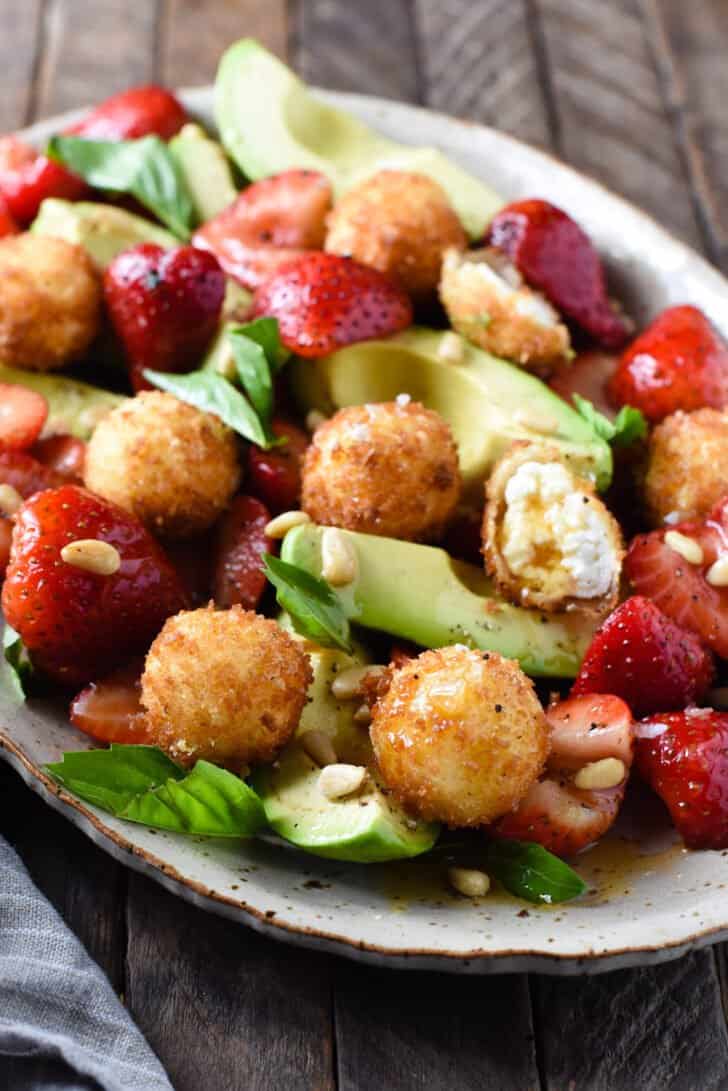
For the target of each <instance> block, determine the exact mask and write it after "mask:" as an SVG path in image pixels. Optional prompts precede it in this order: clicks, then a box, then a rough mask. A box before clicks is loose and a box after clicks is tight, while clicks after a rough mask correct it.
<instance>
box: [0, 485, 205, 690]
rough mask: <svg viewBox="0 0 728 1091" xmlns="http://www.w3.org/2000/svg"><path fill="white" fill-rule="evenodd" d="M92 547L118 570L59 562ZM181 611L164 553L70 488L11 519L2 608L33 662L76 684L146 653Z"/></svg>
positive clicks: (119, 515) (130, 519) (122, 515)
mask: <svg viewBox="0 0 728 1091" xmlns="http://www.w3.org/2000/svg"><path fill="white" fill-rule="evenodd" d="M79 539H97V540H100V541H103V542H108V543H109V544H110V545H112V546H114V547H115V549H116V550H117V551H118V553H119V555H120V560H121V563H120V567H119V569H118V571H117V572H115V573H114V574H112V575H100V574H98V573H96V572H90V571H87V570H86V569H83V568H79V567H76V565H74V564H70V563H68V562H66V561H64V560H63V559H62V558H61V550H62V549H63V547H64V546H65V545H67V544H68V543H70V542H73V541H77V540H79ZM186 604H187V597H186V595H185V594H184V591H183V589H182V586H181V584H180V581H179V579H178V577H177V574H176V573H175V571H174V569H173V568H172V566H171V564H170V562H169V560H168V559H167V557H166V556H165V554H164V552H163V551H162V548H161V546H159V545H158V544H157V542H155V540H154V539H153V538H152V536H151V535H150V534H149V532H148V531H147V530H146V529H145V528H144V527H143V526H142V524H141V523H140V522H139V520H138V519H136V518H135V517H134V516H133V515H130V514H129V513H128V512H126V511H123V510H122V509H121V508H119V507H117V506H116V505H115V504H110V503H109V502H108V501H106V500H102V499H101V498H100V497H98V496H94V495H93V493H90V492H87V491H86V490H85V489H81V488H79V487H78V486H77V485H63V486H62V487H61V488H58V489H50V490H47V491H45V492H41V493H37V494H36V495H35V496H33V497H31V499H30V500H28V501H26V503H25V504H23V506H22V507H21V508H20V509H19V511H18V512H17V513H16V515H15V529H14V531H13V544H12V552H11V556H10V564H9V566H8V571H7V575H6V577H5V583H4V585H3V592H2V608H3V611H4V613H5V617H6V619H7V621H8V623H9V624H10V625H12V627H13V628H14V629H16V630H17V632H18V633H20V636H21V637H22V639H23V642H24V644H25V646H26V648H27V649H28V653H29V655H30V657H31V660H32V662H33V663H34V664H35V666H37V667H38V668H39V669H40V670H42V671H43V672H45V673H46V674H47V675H49V676H50V677H51V678H53V679H55V680H56V681H58V682H60V683H63V684H65V685H69V686H80V685H83V684H84V683H86V682H89V681H91V680H92V679H94V678H103V677H104V675H105V674H107V673H108V672H109V671H111V670H113V669H114V668H115V667H117V666H119V665H120V664H122V663H124V662H126V661H127V660H128V659H129V658H130V656H132V655H136V654H139V653H141V652H145V651H146V649H147V648H148V646H149V644H150V643H151V641H152V640H153V639H154V637H155V636H156V634H157V633H158V631H159V629H160V628H161V627H162V625H163V624H164V621H165V620H166V618H167V617H169V615H170V614H174V613H177V612H178V611H179V610H181V609H183V607H184V606H186Z"/></svg>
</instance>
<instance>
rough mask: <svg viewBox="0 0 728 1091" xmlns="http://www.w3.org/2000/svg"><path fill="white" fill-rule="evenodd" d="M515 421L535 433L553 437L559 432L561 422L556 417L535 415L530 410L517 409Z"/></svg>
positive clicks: (514, 415) (514, 416)
mask: <svg viewBox="0 0 728 1091" xmlns="http://www.w3.org/2000/svg"><path fill="white" fill-rule="evenodd" d="M513 420H514V421H515V423H516V424H520V425H521V427H522V428H530V429H531V430H532V431H533V432H541V434H542V435H544V436H552V435H553V434H554V433H555V432H558V430H559V422H558V421H557V420H556V418H555V417H549V416H546V415H543V414H541V413H538V414H537V413H533V412H531V410H530V409H517V410H516V411H515V413H514V414H513Z"/></svg>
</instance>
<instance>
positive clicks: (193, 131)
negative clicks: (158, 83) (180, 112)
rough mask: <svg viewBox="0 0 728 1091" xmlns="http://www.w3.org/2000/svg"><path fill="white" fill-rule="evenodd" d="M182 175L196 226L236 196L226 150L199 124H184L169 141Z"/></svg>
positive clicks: (228, 203)
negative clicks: (190, 200) (190, 199)
mask: <svg viewBox="0 0 728 1091" xmlns="http://www.w3.org/2000/svg"><path fill="white" fill-rule="evenodd" d="M169 150H170V151H171V153H172V155H173V156H174V158H175V159H176V160H177V164H178V166H179V168H180V170H181V172H182V176H183V178H184V180H185V183H186V185H187V190H188V192H189V194H190V197H191V198H192V206H193V208H194V211H195V218H196V220H197V222H198V223H205V221H206V220H211V219H212V218H213V216H217V214H218V212H222V210H223V209H224V208H227V206H228V205H230V204H232V202H233V201H234V200H235V198H236V197H237V195H238V190H237V188H236V186H235V182H234V181H233V172H232V170H231V169H230V163H229V162H228V159H227V157H226V155H225V151H224V149H223V147H222V145H221V144H219V143H218V142H217V140H213V139H212V137H210V136H208V135H207V133H206V132H205V130H204V129H203V128H202V127H201V126H200V125H195V124H193V123H189V124H187V125H184V126H183V127H182V129H181V130H180V131H179V133H177V136H175V137H173V138H172V140H170V142H169Z"/></svg>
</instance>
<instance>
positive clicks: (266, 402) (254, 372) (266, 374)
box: [227, 326, 273, 430]
mask: <svg viewBox="0 0 728 1091" xmlns="http://www.w3.org/2000/svg"><path fill="white" fill-rule="evenodd" d="M227 338H228V343H229V345H230V351H231V352H232V354H233V360H234V361H235V367H236V368H237V372H238V375H239V376H240V382H241V383H242V384H243V390H244V391H245V393H246V394H247V395H248V397H249V398H250V402H251V404H252V406H253V409H254V410H255V411H256V413H257V414H258V416H259V417H260V420H261V422H262V424H263V426H264V428H266V430H268V429H269V428H270V421H271V417H272V416H273V378H272V376H271V369H270V365H269V363H268V360H267V358H266V354H265V351H264V349H263V347H262V346H261V345H259V344H258V343H257V342H256V341H253V340H251V339H250V338H248V337H246V336H245V334H244V333H243V327H242V326H233V327H232V328H231V329H229V330H228V333H227Z"/></svg>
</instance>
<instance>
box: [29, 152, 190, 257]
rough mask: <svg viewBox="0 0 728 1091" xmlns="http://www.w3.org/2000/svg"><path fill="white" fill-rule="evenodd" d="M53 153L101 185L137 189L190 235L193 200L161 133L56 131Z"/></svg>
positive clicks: (173, 228)
mask: <svg viewBox="0 0 728 1091" xmlns="http://www.w3.org/2000/svg"><path fill="white" fill-rule="evenodd" d="M47 152H48V155H49V156H50V158H51V159H55V160H57V161H58V162H59V163H63V164H64V166H66V167H68V168H69V169H70V170H72V171H73V172H74V173H75V174H80V175H81V177H82V178H85V180H86V181H87V182H88V183H89V185H92V186H94V187H95V188H96V189H107V190H114V191H115V192H117V193H131V194H132V195H133V196H134V197H136V199H137V200H138V201H139V202H140V203H141V204H143V205H144V207H145V208H147V209H149V211H150V212H153V213H154V215H155V216H157V217H158V218H159V219H160V220H161V221H162V223H163V224H165V225H166V226H167V227H168V228H169V229H170V231H173V232H174V233H175V235H177V236H178V237H179V238H181V239H189V237H190V228H191V226H192V217H193V209H192V201H191V199H190V195H189V193H188V192H187V188H186V186H185V182H184V178H183V176H182V173H181V171H180V168H179V165H178V163H177V160H176V159H175V157H174V156H173V155H172V153H171V152H170V150H169V148H168V147H167V145H166V144H165V143H164V141H163V140H160V138H159V137H158V136H145V137H142V138H141V139H140V140H84V139H83V137H80V136H53V137H51V139H50V141H49V144H48V149H47Z"/></svg>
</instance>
